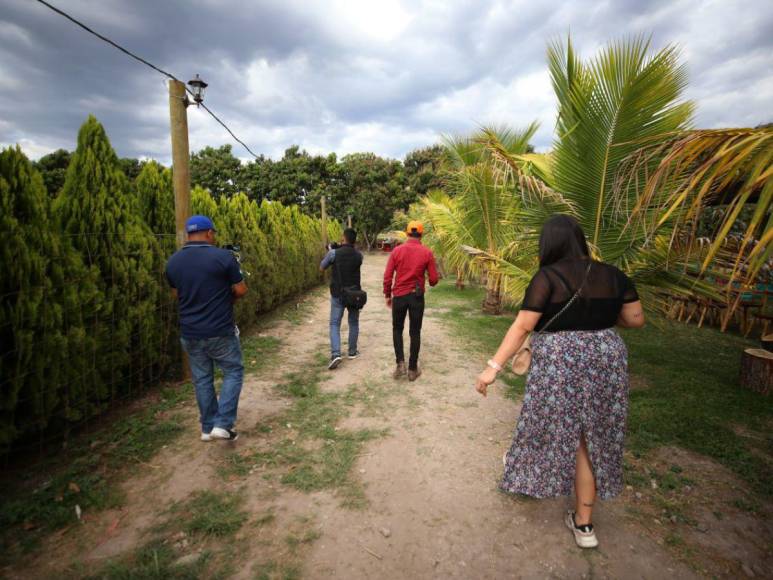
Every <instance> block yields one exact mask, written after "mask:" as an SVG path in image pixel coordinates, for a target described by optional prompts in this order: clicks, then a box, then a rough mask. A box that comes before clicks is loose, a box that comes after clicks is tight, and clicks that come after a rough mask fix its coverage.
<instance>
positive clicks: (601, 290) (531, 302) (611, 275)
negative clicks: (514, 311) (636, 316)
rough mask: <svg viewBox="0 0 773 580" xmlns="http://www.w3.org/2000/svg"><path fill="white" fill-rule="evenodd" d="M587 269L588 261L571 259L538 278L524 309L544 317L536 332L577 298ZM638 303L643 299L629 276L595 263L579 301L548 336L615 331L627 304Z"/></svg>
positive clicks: (554, 264)
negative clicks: (576, 295) (616, 323)
mask: <svg viewBox="0 0 773 580" xmlns="http://www.w3.org/2000/svg"><path fill="white" fill-rule="evenodd" d="M587 269H588V260H587V259H576V258H568V259H565V260H559V261H558V262H555V263H553V264H551V265H550V266H545V267H544V268H541V269H540V270H539V272H537V273H536V274H535V275H534V278H532V279H531V282H530V283H529V287H528V288H527V289H526V295H525V296H524V298H523V306H521V309H522V310H530V311H532V312H541V313H542V317H541V318H540V319H539V322H538V323H537V327H536V328H535V330H542V329H543V328H544V326H545V325H546V324H547V323H548V321H549V320H550V319H551V318H553V316H555V315H556V314H557V313H558V312H559V311H560V310H561V309H562V308H563V307H564V306H565V305H566V303H567V302H568V301H569V300H570V299H571V297H572V296H574V293H575V292H576V291H577V288H579V287H580V285H581V284H582V281H583V279H584V278H585V273H586V271H587ZM637 300H639V295H638V294H637V293H636V288H635V287H634V285H633V282H632V281H631V279H630V278H628V276H626V275H625V274H623V273H622V272H621V271H620V270H618V269H617V268H615V267H614V266H610V265H609V264H604V263H602V262H592V263H591V269H590V272H589V273H588V280H587V281H586V282H585V286H584V287H583V289H582V292H580V295H579V296H578V297H577V300H575V302H574V304H572V305H571V306H570V307H569V309H568V310H567V311H566V312H564V313H563V314H562V315H561V316H559V317H558V318H557V319H556V321H555V322H553V324H551V325H550V327H549V328H548V329H547V331H546V332H557V331H561V330H603V329H605V328H612V327H613V326H614V325H615V322H617V317H618V316H619V314H620V310H621V309H622V308H623V304H627V303H629V302H636V301H637Z"/></svg>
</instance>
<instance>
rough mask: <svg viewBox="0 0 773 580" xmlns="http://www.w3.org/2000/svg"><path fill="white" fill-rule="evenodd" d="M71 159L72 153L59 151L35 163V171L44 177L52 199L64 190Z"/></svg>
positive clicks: (63, 150) (64, 150)
mask: <svg viewBox="0 0 773 580" xmlns="http://www.w3.org/2000/svg"><path fill="white" fill-rule="evenodd" d="M71 157H72V153H70V152H69V151H67V150H66V149H57V150H56V151H54V152H53V153H49V154H48V155H44V156H43V157H41V158H40V159H39V160H38V161H36V162H35V163H33V165H34V167H35V169H37V170H38V171H39V172H40V174H41V175H42V176H43V183H44V184H45V186H46V190H48V195H49V196H50V197H56V195H57V194H58V193H59V190H60V189H62V185H64V178H65V174H66V173H67V166H68V165H69V164H70V158H71Z"/></svg>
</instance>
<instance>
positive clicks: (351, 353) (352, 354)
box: [349, 350, 360, 358]
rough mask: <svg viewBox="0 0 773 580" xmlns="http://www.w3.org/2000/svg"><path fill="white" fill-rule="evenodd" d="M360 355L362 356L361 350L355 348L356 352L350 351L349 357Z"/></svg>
mask: <svg viewBox="0 0 773 580" xmlns="http://www.w3.org/2000/svg"><path fill="white" fill-rule="evenodd" d="M358 356H360V351H359V350H355V351H354V352H350V353H349V358H357V357H358Z"/></svg>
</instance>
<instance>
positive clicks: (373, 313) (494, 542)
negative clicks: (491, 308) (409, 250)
mask: <svg viewBox="0 0 773 580" xmlns="http://www.w3.org/2000/svg"><path fill="white" fill-rule="evenodd" d="M384 265H385V257H384V256H380V255H369V256H367V257H366V261H365V265H364V266H363V280H364V286H365V288H366V290H368V292H369V296H370V303H369V304H368V305H367V307H366V308H365V310H364V311H363V312H362V318H361V322H360V345H359V346H360V350H361V351H362V356H361V357H360V358H359V359H357V360H353V361H349V360H345V361H344V364H343V365H342V366H341V367H340V368H339V369H337V370H336V371H334V372H331V373H330V378H329V380H327V381H325V382H323V383H322V388H323V389H324V390H326V391H336V392H343V391H345V390H346V389H347V388H348V387H349V386H351V385H371V387H372V388H373V389H374V392H376V391H377V392H379V393H381V394H380V397H381V400H380V401H381V402H380V404H379V405H377V406H376V407H375V409H370V410H368V409H364V408H362V407H361V406H360V407H358V408H357V409H355V410H354V412H352V413H351V414H350V415H349V416H348V417H347V418H345V419H344V420H343V421H342V422H341V425H340V426H341V428H363V427H373V428H378V429H381V428H388V430H389V431H388V434H387V435H386V436H384V437H382V438H379V439H376V440H374V441H372V442H369V443H367V444H366V446H365V451H364V452H363V453H362V454H361V456H360V457H359V459H358V461H357V464H356V465H355V467H354V475H355V477H356V478H358V479H359V480H360V481H361V483H362V485H363V486H364V491H365V496H366V499H367V505H366V507H365V508H363V509H347V508H345V507H342V506H341V502H340V501H339V498H338V497H336V494H335V491H321V492H314V493H302V492H299V491H295V490H292V489H290V488H288V487H287V486H283V485H282V484H280V483H279V482H278V481H276V480H274V481H267V480H266V479H265V478H263V477H261V474H260V473H259V472H256V473H254V474H250V475H248V476H246V477H241V478H227V479H224V478H222V477H220V476H219V475H218V469H219V467H218V466H219V465H221V464H222V460H223V458H224V457H225V456H226V455H227V454H228V453H233V452H235V451H236V452H239V451H240V450H245V449H250V447H251V446H252V445H254V444H255V439H256V437H257V434H256V433H255V431H254V426H257V425H259V424H260V423H261V421H263V420H265V418H266V417H269V416H271V415H272V414H275V413H278V412H280V411H281V410H282V409H284V408H286V407H287V405H289V404H290V403H289V402H288V401H287V400H286V399H284V398H283V397H281V396H280V395H279V394H277V392H276V390H275V389H274V388H273V385H274V384H276V383H277V381H280V380H281V378H282V377H283V376H284V375H285V374H286V373H287V372H291V371H293V370H296V368H297V366H298V365H302V364H311V363H309V361H310V360H313V356H314V355H315V353H318V352H320V351H324V350H325V349H326V348H327V332H328V329H327V320H328V312H329V302H328V297H327V294H325V293H323V292H315V293H314V295H313V296H314V297H313V304H312V305H311V306H310V307H309V309H308V311H307V312H306V313H305V314H304V316H303V319H302V320H301V321H300V323H299V324H291V323H288V322H283V323H281V324H279V325H278V326H276V327H274V328H273V329H272V330H270V331H265V330H264V332H270V333H271V334H272V335H276V336H278V337H280V338H281V339H282V344H283V346H282V353H281V357H280V359H279V362H278V363H277V364H276V365H273V366H272V368H270V369H268V370H266V371H264V372H263V373H261V374H260V375H257V376H256V375H251V376H249V377H248V379H247V381H246V382H245V387H244V391H243V395H242V400H241V404H240V416H239V424H238V427H239V430H240V433H241V437H240V440H239V441H238V442H237V443H236V444H233V445H230V444H217V443H215V444H202V443H201V442H199V441H198V439H197V423H196V419H197V417H196V412H195V407H194V406H193V405H191V407H190V408H189V409H187V410H186V415H187V419H186V423H187V424H188V425H189V427H190V436H183V437H181V438H180V439H179V440H177V441H176V442H174V443H173V444H170V445H169V446H168V447H167V448H165V449H163V450H162V451H161V453H159V454H158V455H157V456H156V457H155V458H154V459H153V460H152V464H151V465H149V466H146V467H145V468H143V469H140V470H138V472H137V473H136V474H135V475H133V476H131V477H130V478H129V479H128V480H127V481H126V482H125V484H124V487H125V490H126V493H127V503H126V506H125V507H124V508H122V509H121V510H112V511H109V512H103V513H100V514H95V515H94V517H93V518H91V519H90V520H87V522H88V523H87V525H86V526H82V527H83V528H84V529H82V530H76V531H75V532H68V533H65V534H62V535H55V536H54V537H53V538H51V539H50V540H49V541H48V542H47V545H46V546H45V549H44V554H45V557H41V558H39V559H38V560H37V561H36V562H34V563H31V564H30V565H29V567H26V569H25V570H12V571H10V572H9V576H10V577H19V578H22V577H25V578H26V577H50V576H51V575H52V574H53V573H54V571H55V570H57V569H61V566H62V563H63V562H66V561H68V560H69V561H73V560H75V559H77V560H79V561H81V562H86V563H93V562H95V561H102V560H104V559H107V558H113V557H116V556H120V555H121V554H124V553H126V551H127V550H129V549H132V548H134V547H136V546H137V545H139V544H140V543H141V542H142V540H143V537H144V536H145V535H146V534H147V532H148V530H149V529H150V528H151V526H152V525H153V524H154V522H156V521H157V520H158V518H159V514H160V513H161V512H162V511H163V509H164V506H168V505H169V504H170V502H172V501H176V500H181V499H184V498H185V497H186V496H188V495H189V494H190V493H191V492H193V491H195V490H199V489H206V488H211V489H222V488H226V489H237V488H242V489H244V488H246V489H247V490H248V501H247V505H248V507H249V509H250V511H251V513H252V515H253V516H254V515H256V514H261V513H266V512H268V511H270V512H271V513H274V514H276V522H275V524H274V525H273V526H272V527H271V528H270V529H257V530H256V529H255V528H250V530H248V531H246V532H244V533H243V534H241V536H240V538H239V539H238V542H239V544H238V545H239V546H240V548H239V550H240V552H239V557H238V558H237V559H236V560H237V566H236V571H235V572H234V576H235V577H239V578H254V577H255V574H256V573H255V569H256V568H255V567H256V565H257V564H259V563H260V562H262V561H265V560H266V559H267V558H269V557H271V558H272V559H277V558H278V559H280V560H281V559H282V558H283V557H286V556H287V554H286V553H284V552H283V551H282V548H280V547H278V546H279V544H278V543H277V542H278V540H277V538H280V537H283V534H284V533H285V532H286V530H288V529H291V528H292V527H293V526H294V525H296V524H297V522H298V521H302V522H309V523H308V525H310V526H313V528H314V530H316V532H317V535H318V537H317V539H315V541H313V542H310V543H309V545H308V546H307V547H305V548H304V550H303V551H302V553H300V556H298V555H297V554H296V556H294V557H296V558H300V560H299V562H300V564H299V566H300V568H301V571H302V575H303V577H306V578H347V579H349V578H351V579H366V578H383V579H392V578H406V579H411V580H416V579H423V578H449V577H451V578H692V577H696V572H695V571H694V570H693V569H692V568H690V567H688V566H687V565H686V564H684V563H682V562H681V561H679V560H677V559H676V557H675V556H674V553H673V552H671V551H670V550H669V549H667V548H666V547H665V546H663V545H661V544H659V543H658V542H656V541H655V539H654V538H653V536H652V535H651V534H648V533H647V532H646V530H645V529H644V528H643V527H642V526H641V525H640V524H639V523H637V522H636V521H635V519H633V518H630V517H627V515H626V505H627V502H629V501H631V498H627V497H626V496H627V495H631V494H630V493H628V492H627V493H626V494H624V495H623V496H622V497H621V498H619V499H617V500H613V501H609V502H604V503H600V504H599V507H598V508H597V511H596V513H595V516H594V523H595V525H596V529H597V534H598V537H599V540H600V543H601V544H600V547H599V548H598V549H597V550H593V551H582V550H580V549H579V548H577V547H576V546H575V544H574V541H573V539H572V537H571V534H570V532H569V530H567V529H566V528H565V526H564V523H563V514H564V510H565V509H566V508H567V507H569V506H570V505H571V500H570V499H569V498H561V499H556V500H542V501H536V500H529V499H524V498H512V497H509V496H506V495H504V494H502V493H501V492H499V491H498V490H497V483H498V479H499V477H500V475H501V471H502V459H501V458H502V453H503V452H504V450H505V449H506V448H507V447H508V446H509V444H510V438H511V435H512V431H513V429H514V427H515V422H516V419H517V415H518V411H519V406H517V405H515V404H514V403H513V402H512V401H509V400H507V399H505V398H504V397H503V396H502V394H501V389H499V388H493V389H492V390H491V391H490V394H489V397H488V398H486V399H484V398H482V397H480V396H479V395H478V394H477V393H475V392H474V390H473V380H474V377H475V376H476V374H477V372H479V371H480V369H481V368H482V366H483V364H484V361H485V358H484V357H481V356H480V355H479V354H476V353H474V352H472V351H469V350H468V349H467V348H466V347H465V337H464V336H453V335H452V334H451V332H450V329H449V327H448V325H447V324H446V323H444V322H443V321H442V320H441V319H440V318H439V317H438V316H437V314H435V315H433V301H432V295H431V292H430V293H429V294H428V299H427V303H428V306H427V312H426V316H425V323H424V330H423V335H422V352H421V364H422V368H423V375H422V376H421V377H420V379H419V380H418V381H416V382H415V383H408V382H400V383H396V382H395V381H393V380H392V378H391V372H392V370H393V366H394V355H393V351H392V341H391V318H390V316H391V314H390V311H389V310H387V309H386V307H385V306H384V305H383V301H382V300H381V274H382V272H383V268H384ZM343 336H344V338H345V337H346V324H345V323H344V330H343ZM406 347H407V329H406ZM317 364H318V363H317ZM86 528H87V529H86ZM753 531H754V530H753ZM763 532H765V533H769V532H770V530H769V528H764V529H763ZM756 533H759V530H757V532H756Z"/></svg>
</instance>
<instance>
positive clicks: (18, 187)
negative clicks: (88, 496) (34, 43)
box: [0, 116, 342, 453]
mask: <svg viewBox="0 0 773 580" xmlns="http://www.w3.org/2000/svg"><path fill="white" fill-rule="evenodd" d="M119 163H120V162H119V159H118V157H117V155H116V154H115V151H114V150H113V148H112V146H111V145H110V141H109V139H108V137H107V134H106V133H105V130H104V128H103V127H102V125H100V124H99V122H98V121H97V120H96V119H95V118H94V117H91V116H90V117H89V118H88V119H87V121H86V122H85V123H84V125H83V126H82V127H81V130H80V132H79V135H78V147H77V149H76V151H75V153H74V154H73V156H72V161H71V162H70V165H69V167H68V169H67V174H66V177H65V181H64V185H63V186H62V189H61V191H60V192H59V194H58V195H57V196H56V197H55V198H54V199H52V198H51V196H49V195H48V193H47V191H46V188H45V185H44V183H43V180H42V177H41V176H40V174H39V173H38V172H37V170H36V169H35V168H34V167H33V165H32V163H30V161H29V160H28V159H27V158H26V157H25V156H24V154H23V153H22V152H21V150H20V149H19V148H17V147H16V148H8V149H5V150H2V151H0V210H1V213H0V227H2V231H3V232H4V235H5V236H6V239H5V243H4V244H3V246H2V249H0V453H3V452H7V451H8V450H9V449H20V448H25V447H27V446H28V443H26V442H25V443H24V444H21V443H20V442H18V439H19V438H21V437H25V436H26V437H33V438H34V439H33V440H34V441H37V440H38V439H40V440H41V441H42V440H43V439H45V440H51V439H57V438H61V437H65V438H66V436H67V433H68V432H69V430H70V429H71V428H72V426H76V425H79V424H81V423H83V421H84V420H86V419H88V418H89V417H93V416H95V415H97V414H99V413H101V412H103V411H104V410H105V409H106V408H107V407H108V406H111V405H116V404H121V403H122V402H123V401H124V400H127V399H129V398H131V397H133V396H134V395H136V394H138V393H139V392H142V391H143V390H144V389H146V388H148V387H149V386H152V385H154V384H157V383H158V382H159V381H160V380H161V379H162V378H164V377H167V376H168V374H167V373H168V370H169V367H170V362H172V361H176V360H178V357H177V353H178V352H179V343H178V340H177V328H176V320H177V316H176V305H175V304H174V303H173V301H172V300H171V298H170V296H171V294H170V292H169V291H168V287H167V284H166V281H165V279H164V275H163V271H164V266H165V263H166V260H167V259H168V258H169V256H170V255H171V254H172V253H173V252H174V251H175V241H174V240H175V238H174V231H175V228H174V195H173V190H172V180H171V171H170V170H169V169H166V168H164V167H162V166H161V165H159V164H158V163H156V162H147V163H144V164H143V167H142V169H141V171H140V173H139V175H138V176H137V178H136V180H135V181H134V182H133V183H131V182H130V181H129V180H128V179H127V177H126V176H125V175H124V173H123V172H122V171H121V168H120V164H119ZM191 203H192V209H193V212H194V213H197V214H203V215H208V216H210V217H211V218H212V219H213V220H214V222H215V225H216V227H217V229H218V241H219V243H220V244H221V245H224V244H228V243H231V244H238V245H239V246H240V252H239V253H240V256H241V263H242V271H243V272H244V274H245V278H246V282H247V285H248V287H249V288H250V292H249V293H248V294H247V296H246V298H245V299H244V300H242V301H240V302H239V304H238V306H237V310H236V317H237V324H239V326H240V327H241V328H242V330H246V329H248V328H249V326H250V325H251V324H253V323H254V322H255V320H256V318H257V316H258V315H260V314H261V313H263V312H266V311H268V310H270V309H271V308H273V307H275V306H276V305H278V304H280V303H281V302H283V301H285V300H287V299H288V298H290V297H291V296H293V295H294V294H297V293H299V292H301V291H303V290H306V289H308V288H309V287H311V286H313V285H316V284H319V283H320V282H321V281H322V277H321V275H320V274H319V272H318V265H319V261H320V260H321V259H322V256H323V255H324V248H323V247H322V243H321V238H322V232H321V223H320V221H319V220H317V219H314V218H311V217H309V216H307V215H305V214H303V213H302V212H301V211H300V210H299V209H298V208H297V207H295V206H293V207H284V206H282V205H281V204H280V203H277V202H268V201H263V202H262V203H260V204H258V203H256V202H255V201H252V200H250V199H249V198H248V197H247V196H246V195H244V194H241V193H239V194H236V195H233V196H230V197H225V196H223V197H220V198H219V199H217V200H215V199H213V198H212V196H211V195H210V194H209V192H208V191H206V190H204V189H201V188H198V187H197V188H194V190H193V191H192V192H191ZM341 232H342V230H341V226H340V224H338V223H337V222H329V224H328V237H329V238H330V239H338V238H339V237H340V236H341Z"/></svg>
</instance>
